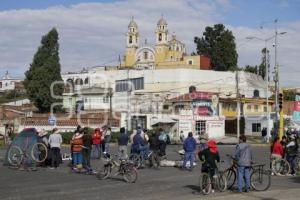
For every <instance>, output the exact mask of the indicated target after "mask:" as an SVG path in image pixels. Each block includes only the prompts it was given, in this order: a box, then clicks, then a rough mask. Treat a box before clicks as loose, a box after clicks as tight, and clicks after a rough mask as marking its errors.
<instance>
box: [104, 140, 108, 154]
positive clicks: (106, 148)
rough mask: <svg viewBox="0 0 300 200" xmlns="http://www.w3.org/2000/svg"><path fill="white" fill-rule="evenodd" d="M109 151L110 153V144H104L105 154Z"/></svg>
mask: <svg viewBox="0 0 300 200" xmlns="http://www.w3.org/2000/svg"><path fill="white" fill-rule="evenodd" d="M108 151H109V143H108V142H105V143H104V152H106V153H108Z"/></svg>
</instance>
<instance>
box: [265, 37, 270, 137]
mask: <svg viewBox="0 0 300 200" xmlns="http://www.w3.org/2000/svg"><path fill="white" fill-rule="evenodd" d="M265 50H266V52H265V69H266V76H265V78H266V81H267V83H266V84H267V94H266V97H267V142H268V143H269V142H270V137H271V133H270V111H269V61H270V60H269V59H270V58H269V51H268V49H267V40H265Z"/></svg>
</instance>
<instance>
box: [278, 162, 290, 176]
mask: <svg viewBox="0 0 300 200" xmlns="http://www.w3.org/2000/svg"><path fill="white" fill-rule="evenodd" d="M280 161H281V162H280V166H281V174H282V175H288V174H289V173H290V171H291V166H290V163H289V162H288V161H287V160H285V159H281V160H280Z"/></svg>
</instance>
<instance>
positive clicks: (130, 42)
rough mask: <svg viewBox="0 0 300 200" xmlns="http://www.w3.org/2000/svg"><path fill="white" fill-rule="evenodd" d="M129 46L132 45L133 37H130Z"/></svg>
mask: <svg viewBox="0 0 300 200" xmlns="http://www.w3.org/2000/svg"><path fill="white" fill-rule="evenodd" d="M129 44H132V36H129Z"/></svg>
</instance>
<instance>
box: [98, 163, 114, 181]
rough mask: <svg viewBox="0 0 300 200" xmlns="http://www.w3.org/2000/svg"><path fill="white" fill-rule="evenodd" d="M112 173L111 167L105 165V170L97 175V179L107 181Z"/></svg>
mask: <svg viewBox="0 0 300 200" xmlns="http://www.w3.org/2000/svg"><path fill="white" fill-rule="evenodd" d="M110 173H111V165H105V166H104V168H103V170H102V171H100V172H99V173H97V175H96V176H97V178H98V179H100V180H104V179H107V178H108V177H109V176H110Z"/></svg>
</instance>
